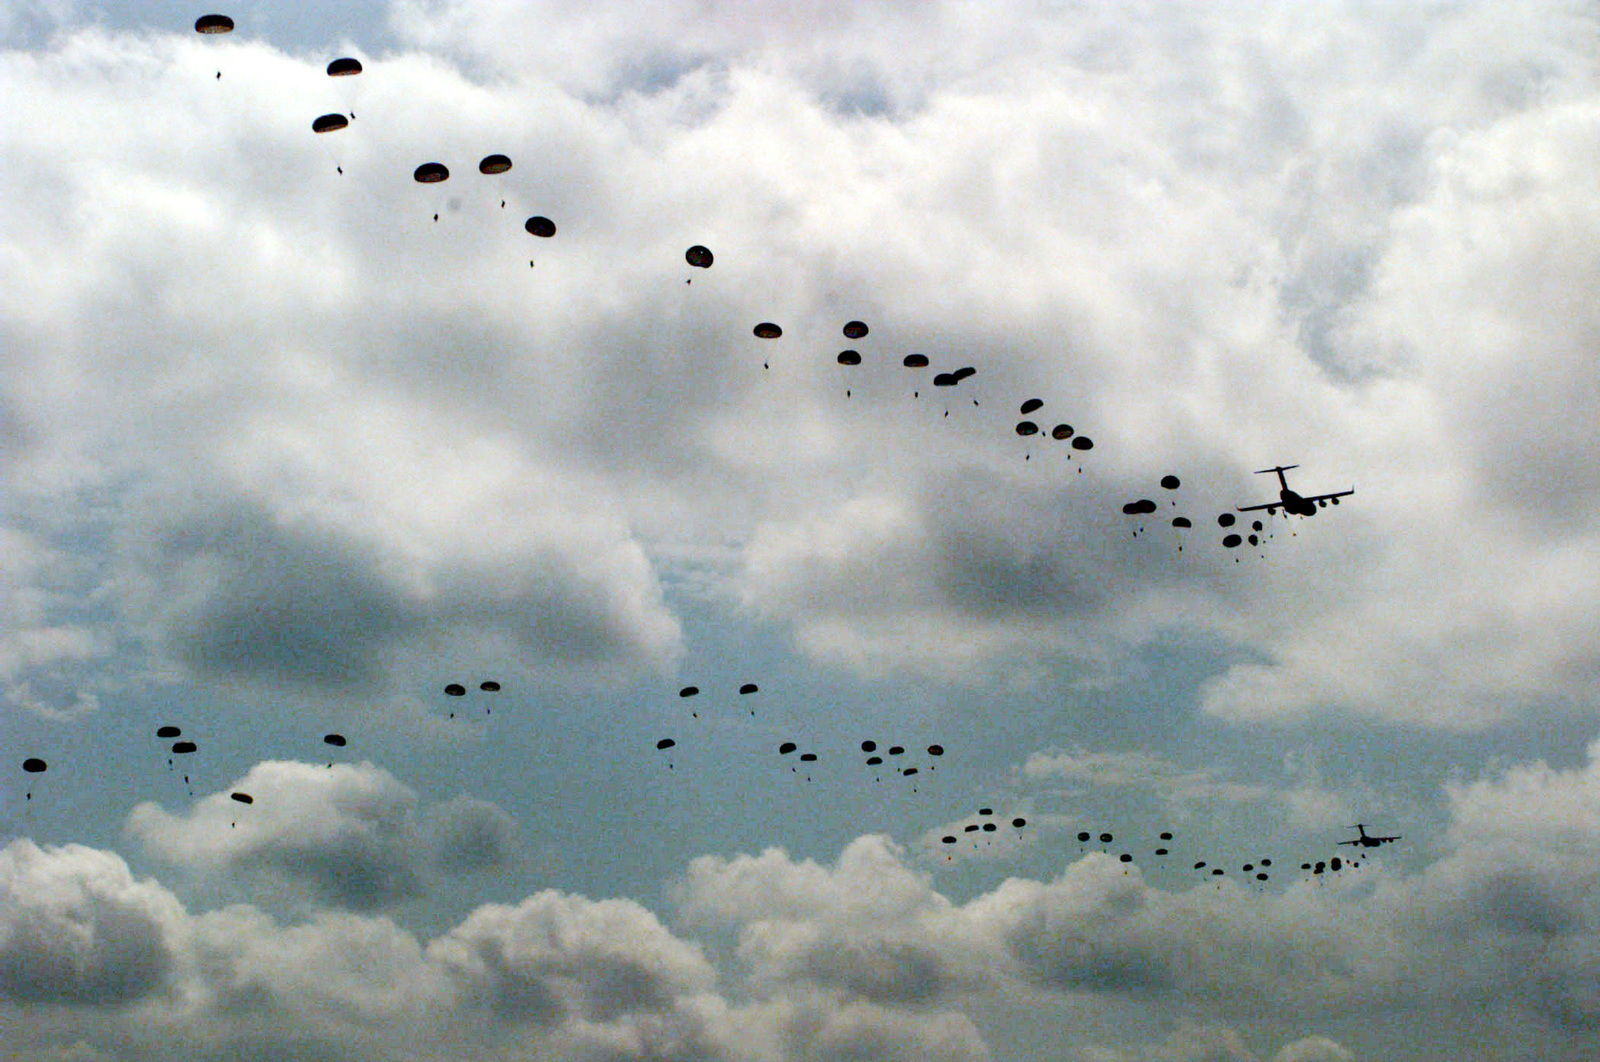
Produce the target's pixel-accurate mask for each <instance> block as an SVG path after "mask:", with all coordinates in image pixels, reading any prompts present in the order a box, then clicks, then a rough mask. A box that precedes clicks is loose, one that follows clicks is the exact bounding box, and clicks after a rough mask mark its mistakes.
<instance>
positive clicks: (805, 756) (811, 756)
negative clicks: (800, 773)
mask: <svg viewBox="0 0 1600 1062" xmlns="http://www.w3.org/2000/svg"><path fill="white" fill-rule="evenodd" d="M800 762H801V763H815V762H817V754H816V753H815V752H802V753H801V754H800Z"/></svg>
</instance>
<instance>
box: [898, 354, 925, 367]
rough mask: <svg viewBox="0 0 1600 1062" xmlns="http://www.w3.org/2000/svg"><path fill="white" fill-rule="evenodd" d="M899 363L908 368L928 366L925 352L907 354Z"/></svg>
mask: <svg viewBox="0 0 1600 1062" xmlns="http://www.w3.org/2000/svg"><path fill="white" fill-rule="evenodd" d="M900 364H902V365H904V366H905V367H906V368H908V369H926V368H927V367H928V356H927V355H926V354H907V355H906V356H905V358H904V359H902V360H901V362H900Z"/></svg>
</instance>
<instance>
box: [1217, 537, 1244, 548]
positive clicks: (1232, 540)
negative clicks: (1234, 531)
mask: <svg viewBox="0 0 1600 1062" xmlns="http://www.w3.org/2000/svg"><path fill="white" fill-rule="evenodd" d="M1243 541H1244V540H1243V539H1241V538H1240V537H1239V536H1238V535H1225V536H1224V537H1223V539H1222V544H1223V545H1224V546H1226V547H1228V548H1229V549H1232V548H1233V547H1235V546H1237V545H1238V544H1239V543H1240V542H1243Z"/></svg>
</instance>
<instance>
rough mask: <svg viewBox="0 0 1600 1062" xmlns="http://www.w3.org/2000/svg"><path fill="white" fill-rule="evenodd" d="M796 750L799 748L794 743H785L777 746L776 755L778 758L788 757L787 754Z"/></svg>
mask: <svg viewBox="0 0 1600 1062" xmlns="http://www.w3.org/2000/svg"><path fill="white" fill-rule="evenodd" d="M797 748H799V746H798V745H796V744H795V743H794V742H792V741H785V742H784V743H783V744H781V745H779V746H778V755H779V756H787V755H789V753H791V752H793V751H794V750H795V749H797Z"/></svg>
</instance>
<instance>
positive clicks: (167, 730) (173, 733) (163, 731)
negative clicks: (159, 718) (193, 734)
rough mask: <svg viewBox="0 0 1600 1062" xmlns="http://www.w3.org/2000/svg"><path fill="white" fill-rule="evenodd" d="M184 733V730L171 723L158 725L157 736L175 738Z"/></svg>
mask: <svg viewBox="0 0 1600 1062" xmlns="http://www.w3.org/2000/svg"><path fill="white" fill-rule="evenodd" d="M182 735H183V731H182V730H180V729H179V728H178V727H175V726H172V725H170V724H169V725H167V726H159V727H156V737H158V738H175V737H181V736H182Z"/></svg>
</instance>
